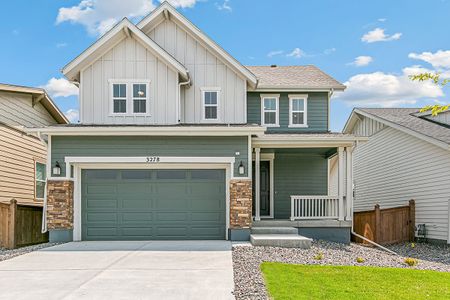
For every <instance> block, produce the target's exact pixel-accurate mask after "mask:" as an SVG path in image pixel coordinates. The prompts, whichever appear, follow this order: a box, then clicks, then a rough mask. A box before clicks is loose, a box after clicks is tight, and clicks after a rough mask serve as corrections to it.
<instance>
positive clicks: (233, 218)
mask: <svg viewBox="0 0 450 300" xmlns="http://www.w3.org/2000/svg"><path fill="white" fill-rule="evenodd" d="M251 225H252V181H251V180H249V179H233V180H231V181H230V228H231V229H242V228H250V226H251Z"/></svg>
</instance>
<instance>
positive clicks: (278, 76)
mask: <svg viewBox="0 0 450 300" xmlns="http://www.w3.org/2000/svg"><path fill="white" fill-rule="evenodd" d="M247 68H248V69H249V70H250V71H252V72H253V74H255V75H256V77H257V78H258V88H257V89H258V90H262V89H305V90H331V89H334V90H337V91H343V90H344V89H345V85H343V84H342V83H340V82H338V81H337V80H335V79H334V78H333V77H331V76H330V75H328V74H326V73H325V72H323V71H322V70H320V69H319V68H317V67H315V66H312V65H307V66H247Z"/></svg>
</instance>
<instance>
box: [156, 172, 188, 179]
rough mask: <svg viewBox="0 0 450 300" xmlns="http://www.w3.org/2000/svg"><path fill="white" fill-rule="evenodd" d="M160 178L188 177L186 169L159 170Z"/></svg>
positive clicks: (158, 176) (157, 176)
mask: <svg viewBox="0 0 450 300" xmlns="http://www.w3.org/2000/svg"><path fill="white" fill-rule="evenodd" d="M156 178H158V179H186V171H184V170H158V171H157V173H156Z"/></svg>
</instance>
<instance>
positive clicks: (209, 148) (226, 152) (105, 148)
mask: <svg viewBox="0 0 450 300" xmlns="http://www.w3.org/2000/svg"><path fill="white" fill-rule="evenodd" d="M247 143H248V139H247V137H145V136H143V137H133V136H121V137H99V136H89V137H86V136H83V137H77V136H65V137H64V136H54V137H52V166H54V165H55V163H56V161H58V162H60V164H61V166H62V172H61V175H62V176H64V175H65V168H64V158H65V157H66V156H219V157H222V156H223V157H225V156H227V157H236V163H235V167H236V169H235V171H234V173H235V176H243V177H245V176H247V168H246V173H245V174H244V175H239V173H238V170H237V169H238V166H239V163H240V162H241V161H242V163H243V164H244V166H247V161H248V159H247V157H248V155H247V153H248V145H247ZM236 152H240V155H239V156H235V153H236Z"/></svg>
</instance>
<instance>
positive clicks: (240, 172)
mask: <svg viewBox="0 0 450 300" xmlns="http://www.w3.org/2000/svg"><path fill="white" fill-rule="evenodd" d="M239 174H240V175H244V174H245V167H244V164H243V163H242V160H241V163H240V164H239Z"/></svg>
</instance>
